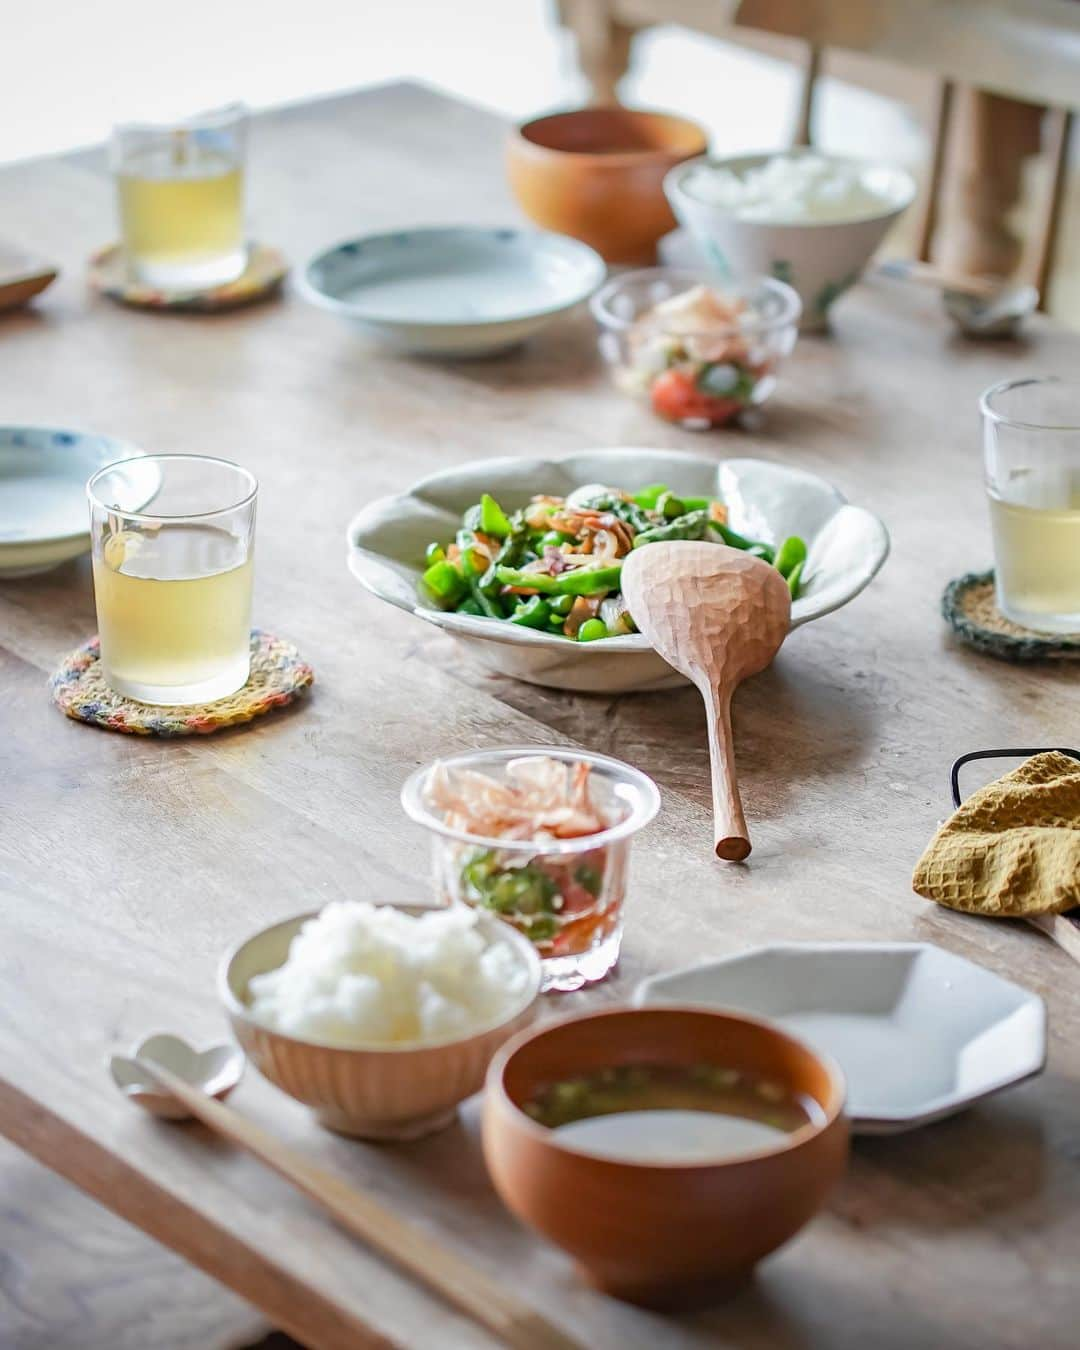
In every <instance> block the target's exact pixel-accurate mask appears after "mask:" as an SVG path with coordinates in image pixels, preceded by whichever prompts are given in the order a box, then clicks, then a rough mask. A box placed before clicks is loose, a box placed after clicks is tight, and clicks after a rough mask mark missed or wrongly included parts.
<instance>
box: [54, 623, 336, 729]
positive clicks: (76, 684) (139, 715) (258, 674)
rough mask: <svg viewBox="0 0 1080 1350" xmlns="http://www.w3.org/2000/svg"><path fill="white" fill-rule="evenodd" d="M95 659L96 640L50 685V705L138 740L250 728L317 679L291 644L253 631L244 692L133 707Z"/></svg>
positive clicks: (66, 663) (72, 657)
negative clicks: (245, 725)
mask: <svg viewBox="0 0 1080 1350" xmlns="http://www.w3.org/2000/svg"><path fill="white" fill-rule="evenodd" d="M99 655H100V646H99V643H98V639H97V638H96V637H94V638H91V639H90V641H89V642H86V643H84V644H83V645H82V646H81V647H79V648H78V649H77V650H76V651H73V652H72V653H71V655H70V656H68V657H67V658H66V659H65V660H64V662H63V664H62V665H61V666H60V668H59V670H57V672H56V673H55V675H53V677H52V679H51V680H50V681H49V691H50V693H51V695H52V701H53V702H54V703H55V704H56V706H57V707H58V708H59V709H60V711H61V712H63V713H66V714H67V715H68V717H74V718H75V719H76V720H77V721H80V722H92V723H93V724H94V725H95V726H99V727H105V728H106V730H108V731H126V732H130V733H132V734H133V735H136V736H205V735H208V734H209V733H210V732H212V731H221V729H222V728H223V727H232V726H236V725H238V724H239V723H241V722H250V721H251V719H252V718H253V717H260V716H261V715H262V714H263V713H266V712H270V710H271V709H272V708H283V707H285V705H286V704H287V703H292V702H293V700H294V699H297V698H299V697H300V695H301V694H304V693H306V691H307V690H308V689H309V688H310V686H311V682H312V680H313V679H314V678H315V673H314V671H313V670H312V669H311V667H310V666H309V665H308V664H307V662H305V661H301V660H300V653H299V652H298V651H297V650H296V648H295V647H294V646H293V645H292V643H291V642H286V641H285V640H284V639H283V638H279V637H275V636H274V635H273V633H264V632H263V631H262V629H260V628H253V629H252V630H251V674H250V675H249V676H248V682H247V684H245V685H244V687H243V688H242V689H238V690H237V691H236V693H235V694H230V695H229V696H228V698H219V699H215V700H214V702H213V703H197V704H190V705H188V706H186V707H182V708H169V707H165V706H162V705H160V704H156V703H137V702H136V701H135V700H134V699H131V698H126V697H125V696H124V695H123V694H118V693H116V691H115V690H113V689H110V688H109V686H108V685H107V684H106V683H105V677H104V676H103V675H102V672H101V662H100V660H99V659H98V658H99Z"/></svg>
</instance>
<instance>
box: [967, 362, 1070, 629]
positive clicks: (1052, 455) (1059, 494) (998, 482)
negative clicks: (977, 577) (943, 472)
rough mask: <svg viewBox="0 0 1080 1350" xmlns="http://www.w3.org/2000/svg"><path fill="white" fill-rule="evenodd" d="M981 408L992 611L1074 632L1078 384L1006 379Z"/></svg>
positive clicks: (984, 398)
mask: <svg viewBox="0 0 1080 1350" xmlns="http://www.w3.org/2000/svg"><path fill="white" fill-rule="evenodd" d="M979 407H980V410H981V412H982V419H983V455H984V463H985V469H986V490H987V493H988V494H989V497H990V524H991V528H992V531H993V538H994V571H995V574H996V578H997V603H998V608H999V609H1000V610H1001V612H1002V614H1004V615H1005V617H1006V618H1008V619H1012V621H1013V622H1014V623H1018V624H1021V625H1022V626H1023V627H1025V628H1031V629H1034V630H1035V631H1037V632H1045V633H1077V632H1080V383H1078V382H1076V381H1074V380H1061V379H1056V378H1053V377H1048V378H1044V379H1026V380H1006V381H1004V382H1003V383H1001V384H995V385H994V386H993V387H992V388H990V389H988V390H987V391H986V393H984V394H983V396H982V398H981V400H980V402H979Z"/></svg>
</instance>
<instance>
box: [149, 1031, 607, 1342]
mask: <svg viewBox="0 0 1080 1350" xmlns="http://www.w3.org/2000/svg"><path fill="white" fill-rule="evenodd" d="M139 1063H140V1064H141V1065H143V1066H144V1067H145V1068H146V1069H147V1070H148V1071H149V1072H150V1073H151V1074H152V1075H153V1076H154V1078H156V1079H157V1080H158V1082H159V1083H160V1084H161V1086H162V1087H163V1088H165V1089H166V1090H167V1091H168V1092H171V1093H172V1095H173V1096H174V1097H176V1098H177V1099H178V1100H179V1101H181V1102H183V1104H184V1105H185V1106H186V1107H187V1109H188V1110H189V1111H190V1112H191V1114H192V1115H193V1116H194V1117H195V1119H196V1120H200V1121H202V1123H203V1124H204V1125H205V1126H206V1127H207V1128H208V1129H211V1130H213V1131H214V1133H215V1134H219V1135H221V1136H222V1137H223V1138H225V1139H229V1140H231V1141H232V1142H233V1143H234V1144H239V1145H240V1147H241V1148H246V1149H247V1150H248V1152H249V1153H253V1154H254V1155H255V1156H256V1157H257V1158H259V1159H260V1160H261V1161H262V1162H264V1163H266V1165H267V1166H268V1167H271V1168H273V1170H274V1171H275V1172H278V1173H280V1174H281V1176H283V1177H285V1179H286V1180H287V1181H291V1182H292V1183H293V1185H294V1186H296V1187H297V1189H298V1190H301V1191H303V1193H304V1194H305V1195H306V1196H308V1197H309V1198H310V1199H312V1200H314V1201H315V1203H316V1204H318V1205H321V1206H322V1207H323V1209H325V1210H326V1211H327V1213H328V1214H330V1215H332V1216H333V1218H334V1219H336V1220H337V1222H338V1223H339V1224H340V1225H341V1226H342V1228H344V1229H346V1230H347V1231H348V1232H350V1233H352V1234H353V1235H354V1236H355V1237H358V1238H360V1239H361V1240H362V1241H363V1242H365V1243H367V1245H368V1246H369V1247H371V1248H373V1249H374V1250H375V1251H377V1252H380V1253H381V1254H382V1255H383V1256H385V1257H387V1258H389V1259H390V1260H391V1261H393V1262H395V1263H396V1264H397V1265H398V1266H400V1267H401V1268H402V1269H404V1270H407V1271H408V1272H409V1274H410V1275H412V1276H413V1277H414V1278H415V1279H417V1280H418V1281H419V1282H420V1283H421V1284H424V1285H427V1287H428V1288H429V1289H433V1290H435V1292H436V1293H438V1294H440V1295H441V1296H442V1297H443V1298H444V1299H446V1301H447V1302H448V1303H452V1304H454V1306H455V1307H457V1308H460V1309H461V1311H462V1312H464V1313H466V1314H467V1315H468V1316H469V1317H471V1318H473V1319H474V1320H475V1321H477V1322H479V1323H480V1325H481V1326H484V1327H487V1329H488V1330H489V1331H491V1332H492V1333H494V1335H496V1336H498V1337H499V1338H500V1340H502V1341H503V1342H504V1343H505V1344H506V1345H509V1346H512V1347H514V1350H582V1347H581V1343H580V1342H579V1341H575V1340H572V1339H571V1338H570V1337H569V1336H567V1335H565V1334H564V1333H563V1332H561V1331H560V1330H559V1329H558V1328H557V1327H555V1326H553V1325H552V1324H551V1323H550V1322H548V1321H546V1320H545V1319H544V1318H543V1317H542V1316H541V1315H540V1314H539V1313H537V1312H534V1311H533V1309H532V1308H530V1307H529V1306H528V1305H527V1304H525V1303H521V1302H520V1301H519V1300H518V1299H516V1298H515V1297H514V1296H513V1295H512V1294H509V1293H507V1292H506V1290H505V1289H504V1288H503V1287H502V1286H501V1285H499V1284H497V1283H496V1282H495V1281H494V1280H490V1279H489V1278H488V1277H487V1276H486V1275H483V1274H481V1272H480V1271H478V1270H475V1269H474V1268H473V1267H472V1266H470V1265H468V1264H467V1263H466V1262H464V1261H462V1260H460V1259H459V1258H458V1257H457V1256H455V1255H454V1253H453V1252H451V1251H448V1250H447V1249H446V1248H445V1247H443V1246H441V1245H440V1244H439V1243H437V1242H433V1241H432V1240H431V1238H429V1237H427V1236H426V1235H425V1234H423V1233H421V1232H420V1231H418V1230H417V1229H416V1228H413V1227H412V1226H411V1225H410V1224H408V1223H405V1222H404V1221H403V1220H401V1219H399V1218H398V1217H397V1215H396V1214H394V1213H392V1211H390V1210H388V1209H385V1208H384V1207H383V1206H382V1205H380V1204H378V1203H377V1202H376V1201H374V1200H371V1199H369V1198H368V1197H367V1196H366V1195H363V1194H361V1193H360V1192H359V1191H356V1190H354V1189H353V1188H352V1187H351V1186H347V1185H346V1184H345V1182H343V1181H341V1180H340V1179H339V1178H338V1177H335V1176H334V1175H333V1174H332V1173H331V1172H326V1171H324V1170H323V1169H322V1168H321V1167H316V1166H314V1165H313V1164H312V1163H309V1162H308V1161H307V1159H306V1158H303V1157H301V1156H300V1154H298V1153H294V1152H293V1150H292V1149H290V1148H289V1147H287V1145H285V1144H283V1143H282V1142H281V1141H280V1140H279V1139H275V1138H274V1136H273V1135H271V1134H268V1133H267V1132H266V1131H265V1130H264V1129H262V1128H261V1126H259V1125H256V1124H255V1122H254V1121H253V1120H249V1119H248V1118H247V1117H246V1116H243V1115H241V1114H240V1113H239V1112H238V1111H234V1110H233V1109H232V1108H231V1107H228V1106H224V1105H222V1103H221V1102H218V1101H214V1099H213V1098H212V1097H208V1096H207V1095H206V1093H205V1092H201V1091H200V1090H199V1089H198V1088H196V1087H192V1085H191V1084H190V1083H185V1082H184V1080H183V1079H182V1078H178V1077H177V1076H176V1074H174V1073H172V1072H170V1070H168V1069H166V1068H165V1067H164V1066H163V1065H161V1064H158V1063H157V1062H156V1061H155V1060H151V1059H149V1058H147V1057H145V1056H143V1057H141V1058H140V1060H139Z"/></svg>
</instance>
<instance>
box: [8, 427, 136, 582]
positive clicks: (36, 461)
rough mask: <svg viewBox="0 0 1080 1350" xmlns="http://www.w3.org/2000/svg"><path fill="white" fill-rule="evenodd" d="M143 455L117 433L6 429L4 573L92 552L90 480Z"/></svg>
mask: <svg viewBox="0 0 1080 1350" xmlns="http://www.w3.org/2000/svg"><path fill="white" fill-rule="evenodd" d="M142 453H143V452H142V451H141V450H138V449H136V447H135V446H133V445H129V444H128V443H127V442H126V441H118V440H116V439H114V438H113V437H112V436H96V435H94V434H92V433H90V432H84V431H65V430H61V429H60V428H57V427H20V426H13V427H0V578H4V577H26V576H32V575H33V574H34V573H36V572H47V571H48V570H49V569H50V568H52V567H58V566H59V565H60V563H62V562H67V561H68V560H69V559H71V558H77V557H78V556H79V554H80V553H88V552H89V551H90V509H89V506H88V505H87V501H86V484H87V480H88V479H90V478H91V477H92V476H93V475H94V474H95V473H97V471H98V469H101V468H104V466H105V465H106V464H112V463H114V462H115V461H116V460H120V459H130V458H131V457H132V456H134V455H141V454H142Z"/></svg>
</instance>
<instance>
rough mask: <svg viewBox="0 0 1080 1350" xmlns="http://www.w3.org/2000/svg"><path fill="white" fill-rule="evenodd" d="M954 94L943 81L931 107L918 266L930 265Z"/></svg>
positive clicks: (917, 241)
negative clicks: (927, 164)
mask: <svg viewBox="0 0 1080 1350" xmlns="http://www.w3.org/2000/svg"><path fill="white" fill-rule="evenodd" d="M955 90H956V86H955V85H954V84H953V82H952V80H942V81H941V82H940V84H939V85H938V91H937V101H936V103H935V106H934V116H933V122H932V125H931V129H930V173H929V175H928V177H927V180H926V189H925V193H924V196H923V204H922V215H921V218H920V220H919V233H918V236H917V239H916V242H915V256H916V258H918V259H919V261H920V262H929V261H930V250H931V247H932V245H933V242H934V231H935V229H936V228H937V222H938V209H939V207H940V203H941V179H942V175H943V173H944V170H945V148H946V146H947V145H948V141H949V124H950V122H951V121H952V110H953V94H954V92H955Z"/></svg>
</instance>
